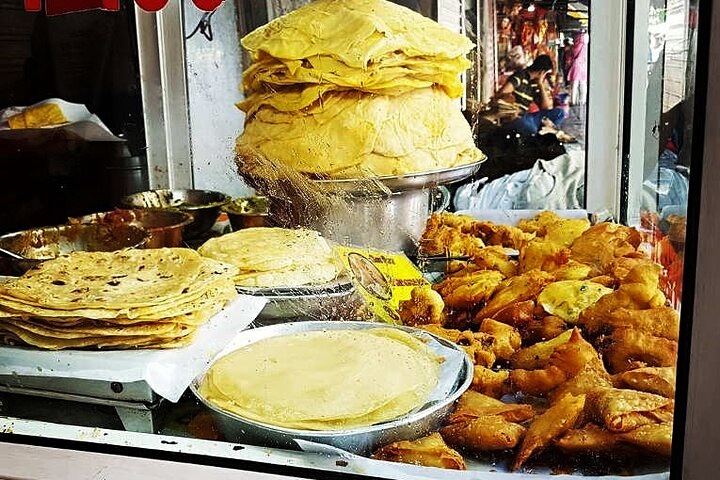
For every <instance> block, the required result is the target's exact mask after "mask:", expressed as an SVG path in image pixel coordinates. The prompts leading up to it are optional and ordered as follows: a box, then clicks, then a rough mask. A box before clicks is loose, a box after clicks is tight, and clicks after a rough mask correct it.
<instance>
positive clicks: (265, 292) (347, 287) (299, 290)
mask: <svg viewBox="0 0 720 480" xmlns="http://www.w3.org/2000/svg"><path fill="white" fill-rule="evenodd" d="M353 288H354V287H353V284H352V281H351V280H350V279H349V278H347V277H342V278H339V279H337V280H333V281H332V282H327V283H321V284H317V285H300V286H297V287H244V286H241V285H237V286H236V287H235V289H236V290H237V291H238V293H243V294H245V295H256V296H260V297H265V298H280V297H288V298H301V297H308V296H312V295H329V294H333V293H342V292H346V293H347V292H350V291H352V289H353Z"/></svg>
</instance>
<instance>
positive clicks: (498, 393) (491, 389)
mask: <svg viewBox="0 0 720 480" xmlns="http://www.w3.org/2000/svg"><path fill="white" fill-rule="evenodd" d="M509 376H510V371H509V370H498V371H495V370H492V369H490V368H487V367H483V366H481V365H475V367H474V369H473V379H472V384H471V385H470V388H471V389H473V390H475V391H476V392H479V393H482V394H483V395H487V396H488V397H492V398H500V397H502V396H503V395H505V394H506V393H508V391H509V388H508V387H509V383H508V378H509Z"/></svg>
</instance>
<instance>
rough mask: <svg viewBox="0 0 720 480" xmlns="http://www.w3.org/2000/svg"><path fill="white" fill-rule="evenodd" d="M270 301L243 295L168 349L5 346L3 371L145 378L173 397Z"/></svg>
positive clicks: (111, 379) (1, 350)
mask: <svg viewBox="0 0 720 480" xmlns="http://www.w3.org/2000/svg"><path fill="white" fill-rule="evenodd" d="M266 301H267V300H265V299H264V298H261V297H253V296H250V295H240V296H238V297H237V298H235V299H234V300H233V301H232V302H231V303H229V304H228V305H226V306H225V308H224V309H223V310H221V311H220V312H219V313H217V314H216V315H215V316H213V317H212V318H211V319H210V320H209V321H208V322H207V323H206V324H205V325H203V326H201V327H200V328H199V329H198V332H197V335H196V337H195V340H194V341H193V343H192V344H191V345H188V346H186V347H182V348H174V349H167V350H152V349H146V350H112V351H102V352H97V351H84V350H59V351H48V350H37V349H31V348H21V347H0V374H4V375H18V376H32V377H61V378H76V379H84V380H98V381H108V382H125V383H127V382H136V381H143V380H144V381H145V382H147V383H148V385H149V386H150V388H152V390H153V391H154V392H155V393H157V394H158V395H160V396H161V397H164V398H166V399H168V400H170V401H171V402H177V401H178V400H179V399H180V396H181V395H182V393H183V392H184V391H185V389H187V387H188V386H189V385H190V382H192V380H193V379H194V378H195V377H196V376H197V375H199V374H200V373H202V372H203V371H204V370H205V369H206V368H207V367H208V366H209V363H210V361H211V360H212V359H213V358H214V357H215V355H217V353H218V352H219V351H221V350H222V349H223V348H225V346H226V345H227V344H228V343H230V342H231V341H232V340H233V339H234V338H235V336H236V335H237V334H238V333H239V332H241V331H242V330H244V329H245V328H247V326H248V325H250V323H252V321H253V320H255V318H256V317H257V316H258V314H260V311H261V310H262V309H263V307H264V306H265V303H266Z"/></svg>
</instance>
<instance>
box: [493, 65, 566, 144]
mask: <svg viewBox="0 0 720 480" xmlns="http://www.w3.org/2000/svg"><path fill="white" fill-rule="evenodd" d="M552 68H553V64H552V60H551V59H550V57H549V56H547V55H540V56H538V57H537V58H536V59H535V61H534V62H533V63H532V64H531V65H530V66H529V67H526V68H524V69H522V70H520V71H518V72H515V73H514V74H513V75H511V76H510V78H508V79H507V82H505V84H504V85H503V86H502V87H501V88H500V90H498V92H497V93H496V94H495V97H494V101H495V102H496V103H498V104H501V110H508V109H507V106H508V105H512V106H513V107H514V115H513V117H514V118H511V119H510V121H509V123H506V124H505V126H506V127H507V128H511V129H515V130H517V131H518V132H520V133H523V134H526V135H535V134H537V133H538V131H539V130H540V128H542V127H543V126H544V125H548V122H550V123H552V125H551V126H553V127H555V128H558V127H559V126H560V124H561V123H562V121H563V120H564V119H565V112H564V111H563V110H562V109H561V108H553V100H552V96H551V94H550V91H549V88H548V85H547V76H548V74H549V73H550V72H551V71H552ZM533 102H534V103H535V104H536V105H537V108H538V110H537V111H534V112H530V106H531V104H532V103H533ZM503 105H504V106H505V108H502V106H503Z"/></svg>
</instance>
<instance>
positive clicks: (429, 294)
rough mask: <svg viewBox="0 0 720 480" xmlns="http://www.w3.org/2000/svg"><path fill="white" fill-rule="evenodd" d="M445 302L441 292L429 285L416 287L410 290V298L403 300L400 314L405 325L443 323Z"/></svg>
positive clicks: (399, 310)
mask: <svg viewBox="0 0 720 480" xmlns="http://www.w3.org/2000/svg"><path fill="white" fill-rule="evenodd" d="M444 309H445V302H443V299H442V297H441V296H440V294H439V293H437V292H436V291H435V290H433V289H432V288H431V287H430V286H429V285H425V286H422V287H415V288H413V289H412V290H411V291H410V298H409V299H408V300H402V301H401V302H400V305H399V308H398V314H399V315H400V320H401V321H402V323H403V325H411V326H417V325H426V324H428V323H437V324H441V325H442V324H443V323H444V321H445V315H444V313H443V310H444Z"/></svg>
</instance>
